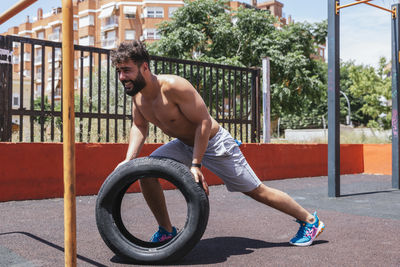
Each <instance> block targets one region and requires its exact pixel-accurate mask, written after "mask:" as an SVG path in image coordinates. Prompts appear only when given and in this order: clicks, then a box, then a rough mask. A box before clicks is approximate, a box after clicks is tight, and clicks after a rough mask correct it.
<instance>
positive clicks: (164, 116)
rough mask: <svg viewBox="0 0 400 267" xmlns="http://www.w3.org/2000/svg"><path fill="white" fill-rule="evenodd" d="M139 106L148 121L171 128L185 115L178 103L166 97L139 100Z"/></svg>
mask: <svg viewBox="0 0 400 267" xmlns="http://www.w3.org/2000/svg"><path fill="white" fill-rule="evenodd" d="M137 106H138V108H139V111H140V112H141V113H142V115H143V116H144V118H145V119H146V120H147V121H149V122H151V123H153V124H155V125H157V126H159V127H162V126H167V127H168V128H169V127H171V126H172V125H174V124H175V123H176V122H177V121H179V120H181V119H182V117H183V114H182V113H181V111H180V109H179V107H178V105H177V104H175V103H172V102H170V101H167V100H165V99H157V100H154V101H151V102H149V101H138V103H137Z"/></svg>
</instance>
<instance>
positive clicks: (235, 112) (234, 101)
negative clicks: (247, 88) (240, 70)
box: [232, 69, 237, 138]
mask: <svg viewBox="0 0 400 267" xmlns="http://www.w3.org/2000/svg"><path fill="white" fill-rule="evenodd" d="M236 77H237V71H236V69H235V71H234V72H233V92H232V102H233V104H232V105H233V132H234V135H235V138H236V135H237V131H236V128H237V127H236V125H237V124H236V123H237V110H236V109H237V107H236V105H237V103H236V94H237V80H236Z"/></svg>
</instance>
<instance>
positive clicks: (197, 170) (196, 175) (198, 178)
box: [190, 167, 209, 195]
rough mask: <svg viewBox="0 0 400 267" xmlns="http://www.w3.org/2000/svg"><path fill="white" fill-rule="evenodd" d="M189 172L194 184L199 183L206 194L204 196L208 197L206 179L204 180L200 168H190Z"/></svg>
mask: <svg viewBox="0 0 400 267" xmlns="http://www.w3.org/2000/svg"><path fill="white" fill-rule="evenodd" d="M190 171H191V173H192V174H193V177H194V180H195V181H196V183H200V184H201V185H202V186H203V189H204V191H205V192H206V194H207V195H209V191H208V184H207V182H206V179H205V178H204V176H203V173H202V172H201V170H200V168H198V167H191V168H190Z"/></svg>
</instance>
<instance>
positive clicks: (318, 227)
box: [289, 212, 325, 247]
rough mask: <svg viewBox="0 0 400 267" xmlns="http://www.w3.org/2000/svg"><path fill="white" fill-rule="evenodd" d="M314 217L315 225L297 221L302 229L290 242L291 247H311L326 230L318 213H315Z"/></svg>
mask: <svg viewBox="0 0 400 267" xmlns="http://www.w3.org/2000/svg"><path fill="white" fill-rule="evenodd" d="M313 215H314V217H315V222H314V223H313V224H311V223H306V222H303V221H299V220H297V221H296V222H298V223H299V224H300V228H299V231H298V232H297V234H296V236H295V237H293V238H292V239H291V240H290V241H289V243H290V244H291V245H294V246H300V247H306V246H310V245H311V244H312V242H313V241H314V239H315V238H317V237H318V236H319V235H320V234H321V233H322V232H323V231H324V230H325V224H324V223H323V222H321V221H320V220H319V218H318V216H317V212H314V214H313Z"/></svg>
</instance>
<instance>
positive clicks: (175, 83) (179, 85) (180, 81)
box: [157, 74, 194, 93]
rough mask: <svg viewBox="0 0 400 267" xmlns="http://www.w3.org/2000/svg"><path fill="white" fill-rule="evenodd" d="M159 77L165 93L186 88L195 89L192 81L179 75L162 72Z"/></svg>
mask: <svg viewBox="0 0 400 267" xmlns="http://www.w3.org/2000/svg"><path fill="white" fill-rule="evenodd" d="M157 79H158V81H159V83H160V86H161V90H162V91H163V92H165V93H174V92H181V91H185V90H190V91H191V90H193V89H194V88H193V86H192V85H191V83H190V82H189V81H188V80H186V79H185V78H182V77H180V76H177V75H171V74H161V75H157Z"/></svg>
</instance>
